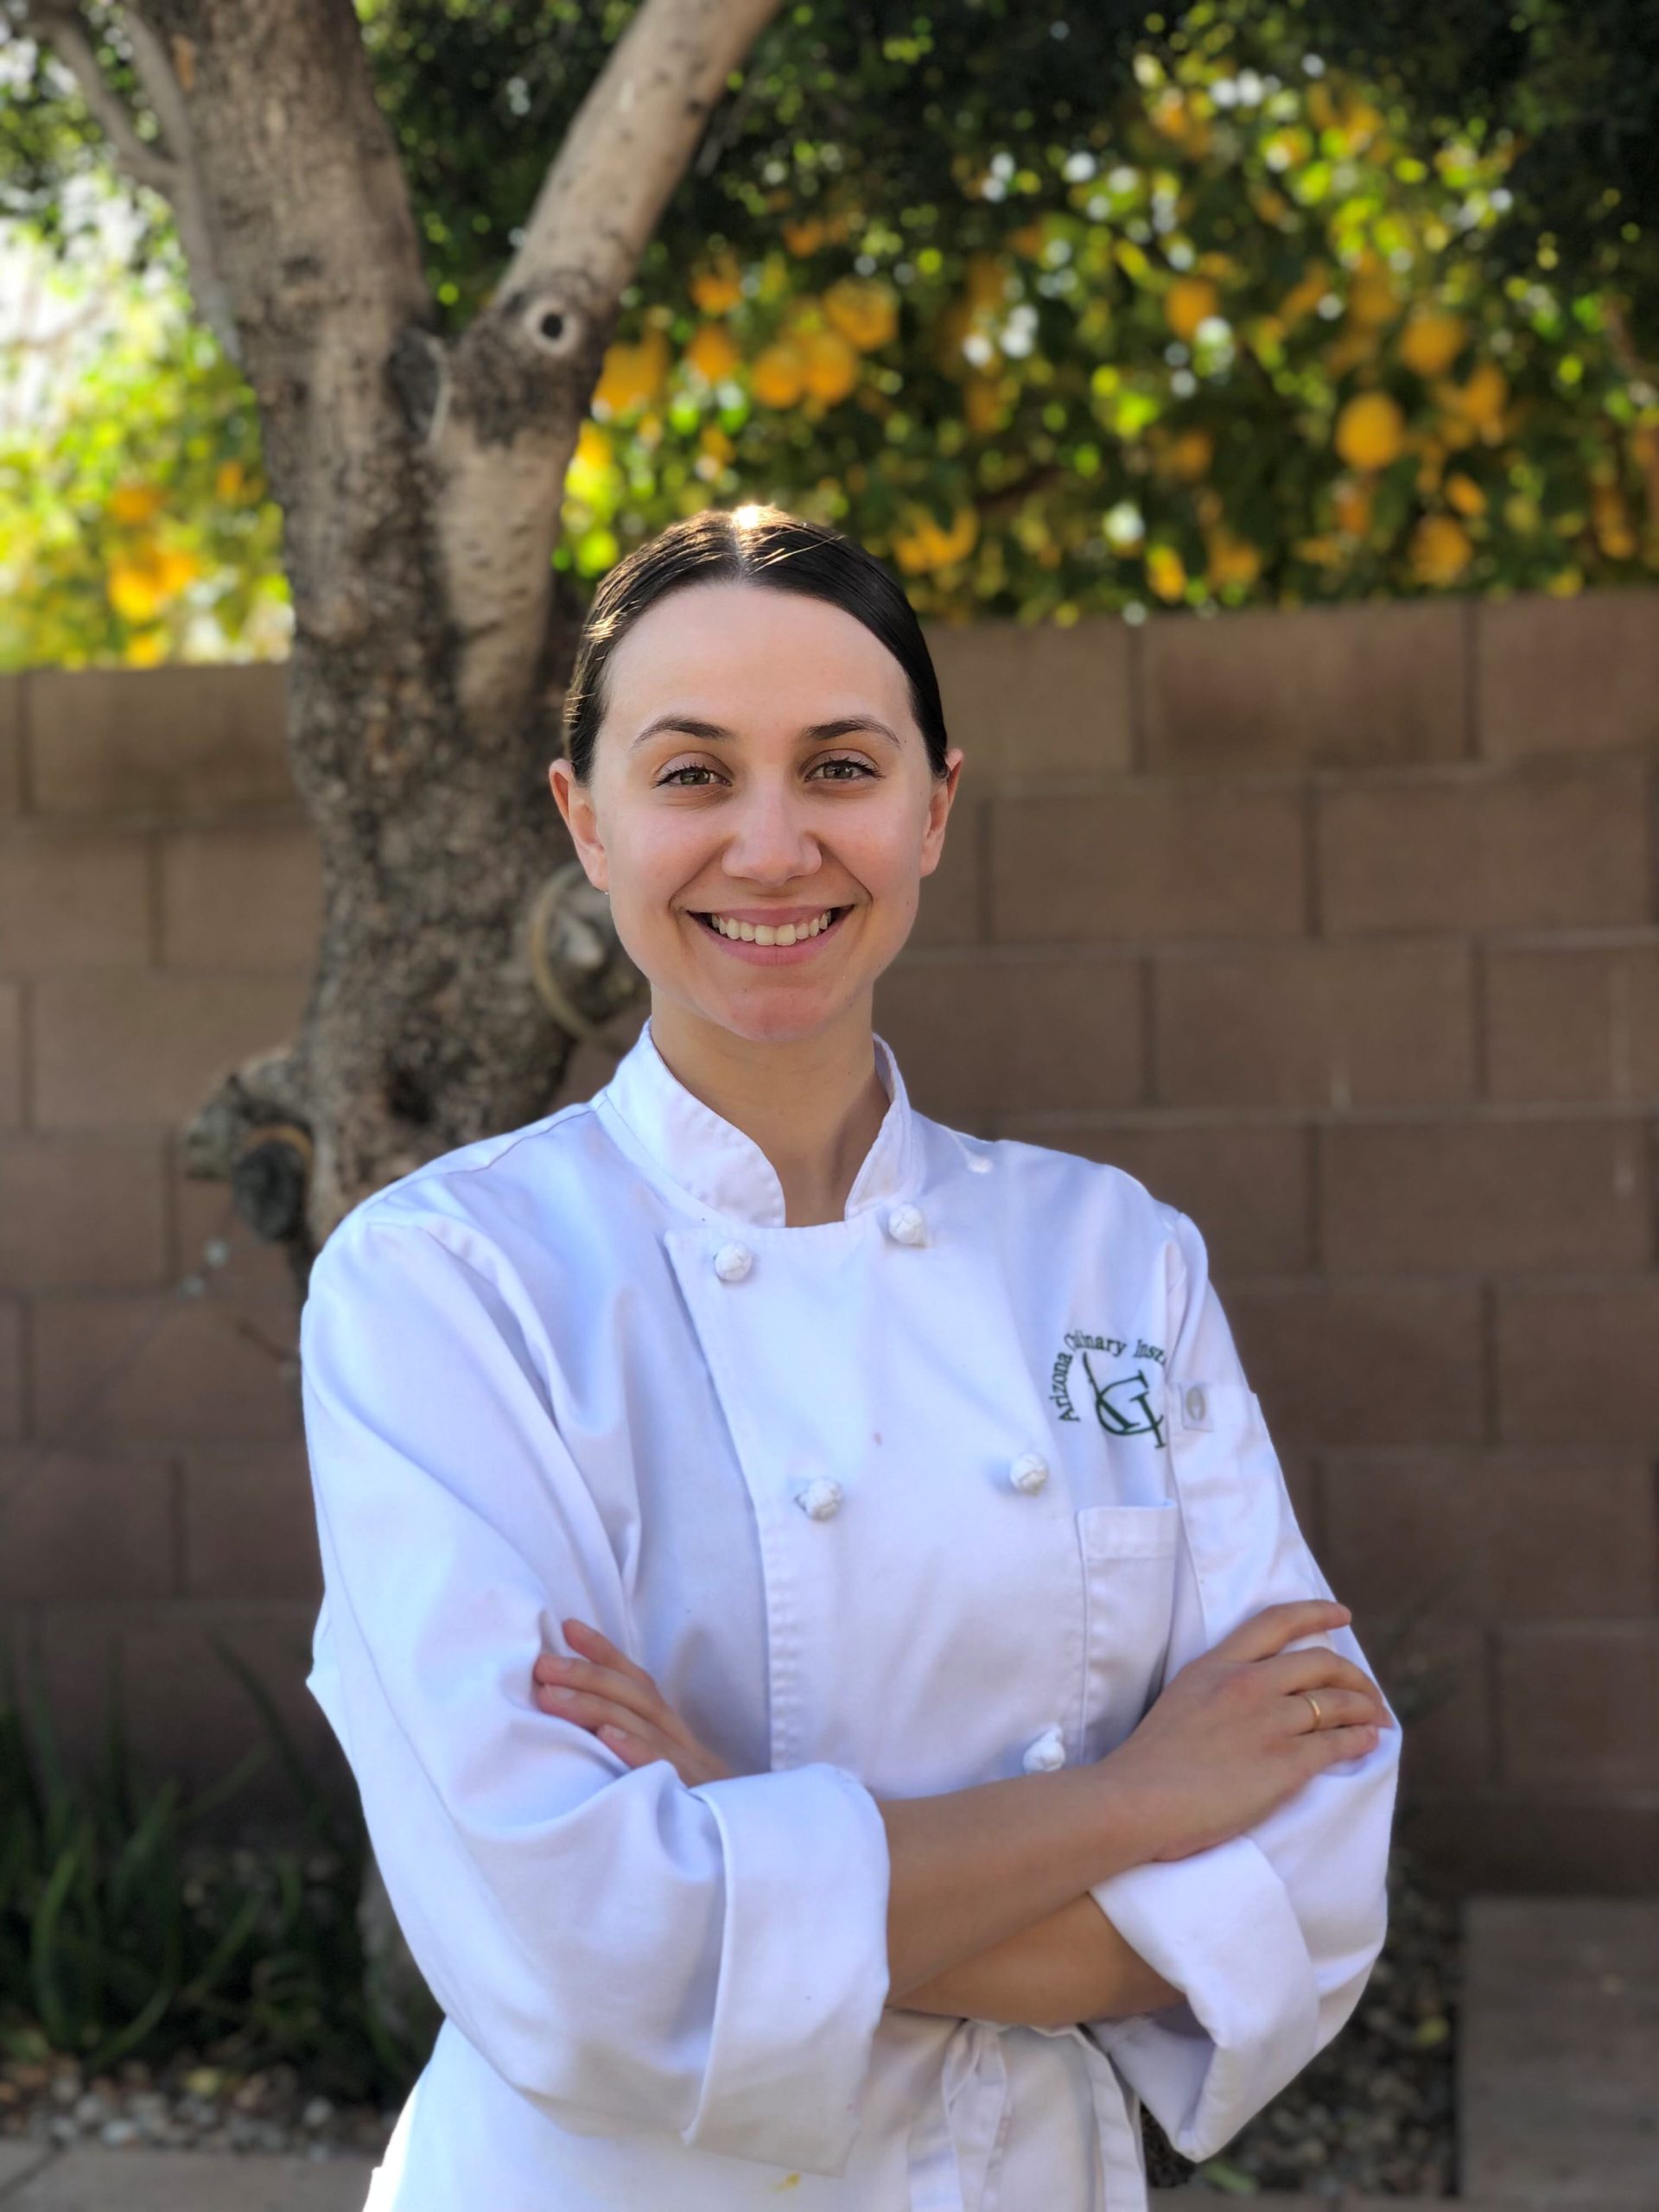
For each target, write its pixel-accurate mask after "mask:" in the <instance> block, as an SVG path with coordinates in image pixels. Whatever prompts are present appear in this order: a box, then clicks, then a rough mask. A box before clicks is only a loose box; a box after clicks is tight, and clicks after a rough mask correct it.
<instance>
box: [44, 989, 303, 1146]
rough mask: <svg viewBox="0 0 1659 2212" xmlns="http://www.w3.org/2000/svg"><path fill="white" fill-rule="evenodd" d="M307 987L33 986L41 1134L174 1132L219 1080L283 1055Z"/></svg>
mask: <svg viewBox="0 0 1659 2212" xmlns="http://www.w3.org/2000/svg"><path fill="white" fill-rule="evenodd" d="M306 985H307V979H306V978H305V977H303V976H297V975H270V976H238V975H225V976H174V975H157V974H149V975H143V976H137V975H135V976H56V977H53V978H51V979H49V980H48V981H46V982H41V983H40V984H38V985H37V986H36V987H35V988H36V999H35V1019H36V1028H35V1117H36V1119H37V1121H38V1122H40V1123H41V1126H42V1127H44V1128H153V1127H155V1126H156V1125H157V1124H160V1123H176V1122H180V1121H182V1120H184V1119H186V1118H187V1117H188V1116H189V1115H190V1114H191V1113H192V1112H193V1111H194V1109H195V1108H196V1107H197V1106H199V1105H200V1103H201V1102H202V1100H203V1098H204V1097H205V1096H206V1095H207V1092H208V1091H209V1090H211V1089H212V1087H213V1084H215V1082H216V1081H217V1080H218V1079H219V1077H220V1076H222V1075H224V1074H225V1073H226V1072H227V1071H229V1070H230V1069H231V1068H232V1067H233V1066H235V1065H237V1064H238V1062H240V1061H242V1060H245V1059H247V1058H251V1057H252V1056H253V1055H254V1054H255V1053H257V1052H261V1051H264V1050H270V1049H274V1048H275V1047H277V1046H280V1045H282V1044H283V1041H284V1040H285V1039H287V1038H288V1037H289V1034H290V1033H292V1031H293V1029H294V1027H295V1026H296V1023H297V1022H298V1020H299V1018H300V1015H301V1013H302V1010H303V1007H304V1004H305V994H306Z"/></svg>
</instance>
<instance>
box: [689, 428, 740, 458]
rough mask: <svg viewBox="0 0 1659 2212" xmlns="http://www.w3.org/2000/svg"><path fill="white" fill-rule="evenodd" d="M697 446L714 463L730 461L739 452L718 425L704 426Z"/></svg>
mask: <svg viewBox="0 0 1659 2212" xmlns="http://www.w3.org/2000/svg"><path fill="white" fill-rule="evenodd" d="M697 444H698V447H699V448H701V450H702V452H703V453H705V454H708V455H709V458H710V460H712V461H729V460H730V459H731V457H732V455H733V454H734V453H735V452H736V451H737V448H736V447H735V446H734V444H733V443H732V442H731V440H730V439H729V438H728V436H727V435H726V433H725V431H724V430H722V429H721V427H720V425H719V423H704V424H703V426H702V431H701V432H700V434H699V435H698V438H697Z"/></svg>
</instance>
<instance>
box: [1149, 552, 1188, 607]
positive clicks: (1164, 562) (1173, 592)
mask: <svg viewBox="0 0 1659 2212" xmlns="http://www.w3.org/2000/svg"><path fill="white" fill-rule="evenodd" d="M1147 582H1148V583H1149V584H1150V585H1151V587H1152V588H1153V590H1154V592H1155V593H1156V594H1157V595H1158V597H1159V598H1160V599H1164V600H1176V599H1179V598H1180V597H1181V596H1182V594H1184V593H1185V589H1186V563H1185V562H1184V561H1183V560H1182V558H1181V556H1180V555H1179V553H1178V552H1177V551H1176V550H1175V549H1174V547H1173V545H1154V546H1153V547H1152V549H1151V550H1150V551H1149V552H1148V553H1147Z"/></svg>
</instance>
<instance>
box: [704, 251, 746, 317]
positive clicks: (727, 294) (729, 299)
mask: <svg viewBox="0 0 1659 2212" xmlns="http://www.w3.org/2000/svg"><path fill="white" fill-rule="evenodd" d="M742 296H743V277H742V273H741V270H739V268H738V265H737V263H736V261H735V259H734V257H733V256H732V255H730V254H729V253H723V254H721V257H720V258H719V259H718V260H717V261H715V262H714V263H712V264H710V265H709V267H707V268H704V269H698V270H693V272H692V276H691V297H692V299H693V300H694V301H695V302H696V305H697V307H698V308H699V309H700V310H701V311H702V314H704V315H729V314H730V313H731V311H732V309H733V308H734V307H735V306H736V305H737V303H738V302H739V301H740V300H741V298H742Z"/></svg>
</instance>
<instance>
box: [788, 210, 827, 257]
mask: <svg viewBox="0 0 1659 2212" xmlns="http://www.w3.org/2000/svg"><path fill="white" fill-rule="evenodd" d="M828 236H829V225H828V224H827V223H826V222H824V221H823V219H822V217H820V216H813V215H809V216H807V217H806V218H805V219H804V220H802V221H800V222H795V223H785V225H784V244H785V245H786V246H787V247H788V248H789V250H790V251H791V253H796V254H801V255H805V254H809V253H816V252H817V250H818V248H819V247H820V246H821V245H823V242H824V240H825V238H827V237H828Z"/></svg>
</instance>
